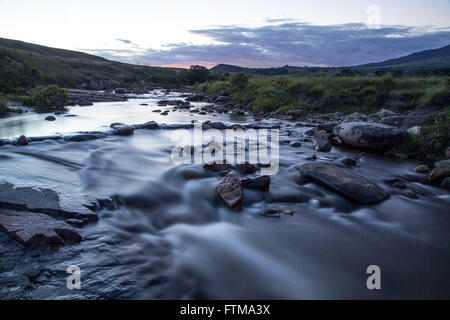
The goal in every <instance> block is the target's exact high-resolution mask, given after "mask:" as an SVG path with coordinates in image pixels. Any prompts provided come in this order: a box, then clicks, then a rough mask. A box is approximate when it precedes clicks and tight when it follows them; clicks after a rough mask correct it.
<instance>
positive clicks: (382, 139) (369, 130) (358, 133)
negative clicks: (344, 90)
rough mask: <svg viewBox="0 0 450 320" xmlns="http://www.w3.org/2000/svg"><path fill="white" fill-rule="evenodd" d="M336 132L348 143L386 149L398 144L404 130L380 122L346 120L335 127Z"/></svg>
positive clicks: (355, 145)
mask: <svg viewBox="0 0 450 320" xmlns="http://www.w3.org/2000/svg"><path fill="white" fill-rule="evenodd" d="M333 131H334V133H335V134H336V135H337V136H339V138H341V140H342V141H343V142H344V143H345V144H348V145H351V146H354V147H366V148H375V149H385V148H388V147H391V146H394V145H396V144H398V143H399V142H400V141H401V140H402V138H403V134H404V130H402V129H398V128H394V127H391V126H388V125H384V124H380V123H368V122H346V123H342V124H340V125H338V126H336V127H335V128H334V130H333Z"/></svg>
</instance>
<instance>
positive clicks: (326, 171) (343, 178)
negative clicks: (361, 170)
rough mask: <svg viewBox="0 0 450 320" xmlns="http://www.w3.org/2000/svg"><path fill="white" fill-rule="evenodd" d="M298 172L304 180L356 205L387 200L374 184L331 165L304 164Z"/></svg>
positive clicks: (381, 190) (386, 194)
mask: <svg viewBox="0 0 450 320" xmlns="http://www.w3.org/2000/svg"><path fill="white" fill-rule="evenodd" d="M299 170H300V172H301V173H302V175H303V176H304V177H305V178H308V179H311V180H313V181H315V182H317V183H319V184H321V185H323V186H325V187H327V188H328V189H330V190H332V191H334V192H336V193H337V194H340V195H342V196H344V197H345V198H347V199H349V200H352V201H355V202H358V203H362V204H374V203H378V202H381V201H383V200H386V199H388V198H389V194H388V193H387V192H386V191H385V190H383V189H382V188H380V187H379V186H378V185H376V184H375V183H373V182H371V181H369V180H368V179H366V178H364V177H362V176H360V175H357V174H354V173H352V172H351V171H350V170H348V169H343V168H340V167H337V166H335V165H332V164H328V163H306V164H303V165H301V166H300V167H299Z"/></svg>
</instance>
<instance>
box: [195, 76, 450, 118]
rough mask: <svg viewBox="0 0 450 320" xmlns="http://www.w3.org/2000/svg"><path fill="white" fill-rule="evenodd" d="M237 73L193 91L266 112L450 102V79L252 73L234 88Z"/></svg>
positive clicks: (407, 107)
mask: <svg viewBox="0 0 450 320" xmlns="http://www.w3.org/2000/svg"><path fill="white" fill-rule="evenodd" d="M239 77H242V73H241V74H239V73H238V74H233V75H232V76H231V77H229V79H228V80H225V81H213V82H207V83H204V84H197V85H195V86H194V89H195V90H198V91H201V92H205V93H207V94H209V95H217V94H220V92H222V91H228V92H230V93H231V94H232V96H233V98H234V99H235V100H236V101H239V102H246V103H249V104H250V106H251V107H252V108H253V109H254V110H262V111H266V112H267V111H275V110H277V109H279V108H280V107H285V108H288V109H291V110H298V111H300V112H313V111H318V112H335V111H339V112H343V113H350V112H354V111H358V112H363V113H364V112H365V113H372V112H375V111H378V110H379V109H381V108H384V107H386V106H388V105H391V107H390V108H391V109H394V110H393V111H397V112H404V111H408V110H412V109H415V108H418V107H423V106H446V105H448V104H449V101H450V90H449V89H450V88H449V84H450V77H428V78H421V77H394V76H392V75H391V74H386V75H383V76H380V77H359V76H351V77H345V76H320V77H292V76H278V77H264V76H251V77H250V78H249V79H248V80H247V81H243V82H242V83H241V84H240V85H239V86H240V87H239V86H238V87H239V88H240V89H239V90H237V88H238V87H237V84H236V83H237V82H239V81H237V80H236V79H237V78H239ZM242 88H245V90H243V89H242Z"/></svg>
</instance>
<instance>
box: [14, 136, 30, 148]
mask: <svg viewBox="0 0 450 320" xmlns="http://www.w3.org/2000/svg"><path fill="white" fill-rule="evenodd" d="M27 144H28V139H27V137H25V136H24V135H21V136H20V137H19V138H18V139H17V141H16V145H18V146H26V145H27Z"/></svg>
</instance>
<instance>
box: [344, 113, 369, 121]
mask: <svg viewBox="0 0 450 320" xmlns="http://www.w3.org/2000/svg"><path fill="white" fill-rule="evenodd" d="M366 120H367V116H366V115H365V114H362V113H359V112H353V113H352V114H349V115H348V116H346V117H345V119H344V122H355V121H366Z"/></svg>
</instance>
